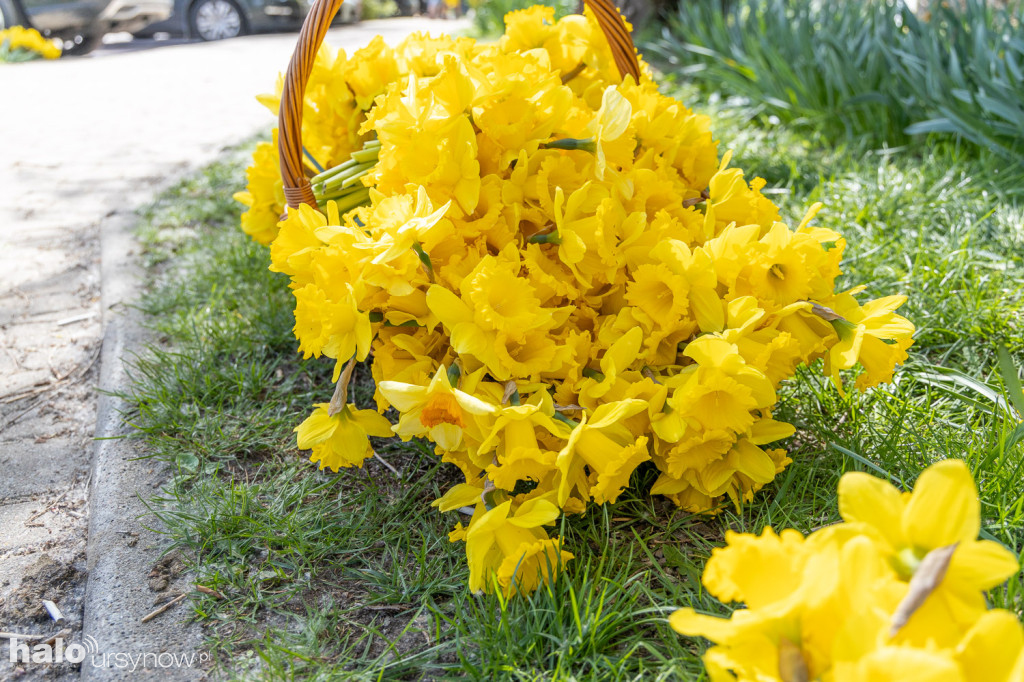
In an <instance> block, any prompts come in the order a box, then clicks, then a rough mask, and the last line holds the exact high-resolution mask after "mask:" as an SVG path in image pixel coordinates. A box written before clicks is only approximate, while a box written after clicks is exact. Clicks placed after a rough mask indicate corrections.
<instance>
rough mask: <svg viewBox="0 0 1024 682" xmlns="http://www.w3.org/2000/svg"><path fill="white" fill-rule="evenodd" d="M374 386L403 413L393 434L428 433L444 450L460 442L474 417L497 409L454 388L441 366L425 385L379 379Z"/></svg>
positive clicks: (491, 412)
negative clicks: (380, 380)
mask: <svg viewBox="0 0 1024 682" xmlns="http://www.w3.org/2000/svg"><path fill="white" fill-rule="evenodd" d="M377 389H378V390H379V391H380V392H381V394H383V395H384V397H385V398H386V399H387V401H388V402H389V403H391V405H393V406H394V408H395V409H396V410H398V411H399V412H401V413H402V416H401V418H400V419H399V420H398V424H397V425H396V426H395V433H397V434H398V435H399V436H401V437H402V438H403V439H406V440H408V439H409V438H412V437H414V436H421V435H427V436H428V437H429V438H430V439H431V440H432V441H434V442H435V443H437V444H438V445H440V446H441V447H442V448H444V449H446V450H454V449H456V448H458V447H459V446H460V445H461V444H462V436H463V430H464V429H466V428H468V426H469V425H471V423H472V417H473V416H482V415H491V414H494V413H495V412H496V411H497V408H496V407H495V406H494V405H491V404H490V403H487V402H485V401H483V400H481V399H479V398H477V397H475V396H473V395H470V394H468V393H465V392H463V391H460V390H459V389H458V388H454V387H453V386H452V385H451V382H450V380H449V378H448V372H447V370H446V369H445V367H444V366H443V365H442V366H441V367H438V368H437V371H436V372H435V373H434V376H433V378H431V380H430V383H429V384H427V385H426V386H416V385H412V384H403V383H400V382H397V381H382V382H380V383H379V384H378V385H377Z"/></svg>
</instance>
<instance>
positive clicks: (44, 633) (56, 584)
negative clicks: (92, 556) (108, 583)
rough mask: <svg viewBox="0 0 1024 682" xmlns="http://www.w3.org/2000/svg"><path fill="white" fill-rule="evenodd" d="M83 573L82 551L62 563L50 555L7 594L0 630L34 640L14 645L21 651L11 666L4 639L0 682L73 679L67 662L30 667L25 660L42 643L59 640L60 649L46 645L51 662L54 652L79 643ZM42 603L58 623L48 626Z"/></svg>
mask: <svg viewBox="0 0 1024 682" xmlns="http://www.w3.org/2000/svg"><path fill="white" fill-rule="evenodd" d="M84 568H85V553H84V552H81V553H79V554H78V555H77V556H75V557H73V558H72V559H71V560H70V561H62V560H61V559H60V558H55V557H54V556H53V555H51V554H49V553H44V554H41V555H40V556H39V557H38V558H37V559H36V560H35V562H33V563H32V564H30V565H29V566H28V567H27V568H26V569H25V570H24V572H23V574H22V578H21V582H20V584H19V585H18V587H17V588H15V589H14V590H13V591H12V592H10V593H9V594H8V596H7V599H6V600H5V601H4V603H3V606H2V607H0V629H2V630H5V631H9V632H15V633H18V634H23V635H35V636H37V639H35V640H34V641H31V642H27V641H26V642H19V643H18V644H22V645H23V646H24V647H25V648H24V649H21V650H20V651H17V652H16V654H15V655H16V656H17V658H18V660H17V661H15V662H13V663H12V662H11V660H10V659H11V646H12V642H11V641H10V640H7V639H3V640H0V679H2V680H19V681H29V680H72V679H77V678H78V670H79V665H78V664H74V663H70V662H68V661H66V660H64V661H60V662H43V663H40V662H32V659H31V658H29V656H31V654H32V653H34V651H35V647H37V646H38V645H39V644H40V643H41V642H42V641H46V640H45V639H44V638H47V639H48V638H51V637H54V636H59V637H61V639H62V640H63V642H62V644H61V645H58V644H57V643H56V642H53V644H52V645H51V646H52V647H53V649H51V655H53V656H54V657H56V653H55V652H56V650H60V649H63V648H64V647H66V646H68V645H69V644H72V643H75V642H78V641H80V636H81V629H82V606H83V603H84V601H85V577H86V576H85V571H84ZM44 599H46V600H49V601H52V602H54V603H55V604H56V605H57V608H58V609H59V610H60V612H61V614H62V615H63V616H64V621H63V622H61V623H55V622H54V621H53V619H52V618H51V617H50V614H49V613H47V611H46V608H45V607H44V606H43V600H44ZM38 636H41V637H38ZM15 646H17V645H15ZM26 651H27V652H28V655H26V653H25V652H26ZM26 658H28V660H27V661H26V660H25V659H26Z"/></svg>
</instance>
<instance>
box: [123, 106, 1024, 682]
mask: <svg viewBox="0 0 1024 682" xmlns="http://www.w3.org/2000/svg"><path fill="white" fill-rule="evenodd" d="M681 96H683V97H684V98H686V99H689V100H690V101H691V104H693V105H694V106H697V107H698V108H703V109H705V110H707V111H709V112H710V113H712V114H714V116H715V117H716V131H717V134H718V136H719V137H720V138H721V139H724V140H729V141H730V144H729V145H728V146H729V147H731V148H733V149H735V150H736V156H735V158H736V163H737V164H738V165H740V166H741V167H743V168H745V169H747V170H748V172H749V173H750V175H751V176H752V175H754V174H761V175H763V176H765V177H766V178H767V179H768V181H769V187H773V188H774V190H773V191H775V192H776V193H775V195H774V196H773V198H774V199H775V200H776V202H777V203H779V204H780V205H781V207H782V210H783V213H784V215H785V216H786V218H787V219H789V220H798V219H799V217H800V216H801V215H802V214H803V212H804V211H805V210H806V208H807V206H808V205H810V203H812V202H814V201H823V202H824V203H825V204H826V210H825V211H823V212H822V213H821V214H819V222H820V223H821V224H823V225H825V226H828V227H831V228H834V229H837V230H839V231H840V232H842V233H843V234H844V235H845V236H846V239H847V241H848V246H847V250H846V260H845V262H844V270H845V272H846V275H845V277H844V281H843V283H842V284H843V286H852V285H854V284H858V283H865V284H867V285H868V288H869V293H870V294H875V295H884V294H888V293H891V292H903V293H906V294H907V295H908V296H909V297H910V299H909V302H908V304H907V306H906V313H905V314H906V315H907V316H908V317H910V318H911V319H912V320H913V321H914V322H915V323H916V324H917V326H918V333H917V336H916V339H917V342H916V344H915V346H914V348H913V349H912V354H911V359H910V361H909V362H908V364H907V366H906V367H905V368H904V369H903V370H901V371H900V372H898V374H897V377H896V381H895V382H894V383H893V384H892V385H890V386H886V387H881V388H879V389H877V390H873V391H870V392H868V393H866V394H859V393H856V392H850V393H848V394H847V395H846V396H845V397H844V396H840V395H839V394H838V393H837V392H836V391H835V390H834V389H833V388H832V387H831V385H830V384H828V383H827V382H826V381H825V379H824V378H823V377H822V376H821V371H820V367H811V368H805V369H802V370H801V371H800V373H799V376H798V378H797V380H795V381H793V382H791V383H790V384H789V385H788V386H787V387H786V388H785V389H784V393H783V396H782V401H781V408H780V410H779V415H780V418H781V419H785V420H787V421H792V422H793V423H794V424H796V425H797V429H798V430H797V434H796V436H794V437H793V438H792V439H791V440H790V441H789V442H788V443H787V446H788V448H789V449H790V451H791V456H792V457H793V459H794V463H793V464H792V465H791V466H790V467H789V468H788V469H787V471H786V472H784V473H783V474H782V475H780V476H779V478H778V479H777V480H776V481H775V483H773V484H772V485H769V486H767V487H766V488H765V489H764V490H763V491H762V492H761V493H759V495H758V496H757V499H756V501H755V502H754V503H753V504H750V505H748V506H746V507H745V508H744V509H742V510H739V511H737V510H734V509H726V510H724V511H723V512H722V513H721V514H719V515H718V516H715V517H695V516H692V515H689V514H685V513H682V512H680V511H679V510H676V509H674V508H673V507H672V506H671V505H670V504H668V503H666V502H665V501H664V500H662V499H660V498H657V499H655V498H651V497H650V496H648V495H647V494H646V492H645V491H646V490H647V489H648V488H649V487H650V485H651V484H652V483H653V480H654V478H655V472H654V471H653V469H652V468H649V467H642V468H641V469H639V470H638V471H637V473H636V474H635V477H634V481H633V485H632V486H631V488H630V489H629V490H628V491H627V492H626V493H624V494H623V495H622V496H621V498H620V500H619V501H618V503H616V504H615V505H610V506H604V507H596V508H593V509H592V510H591V511H590V512H588V514H587V515H586V516H584V517H580V518H573V519H570V520H566V521H564V522H562V526H561V528H560V533H559V534H560V535H561V536H562V537H564V538H565V542H566V544H567V546H568V547H571V548H572V551H573V552H574V553H575V554H576V559H575V560H573V561H572V562H570V564H569V565H568V569H567V571H566V573H565V574H564V575H563V576H562V577H560V578H559V580H558V581H557V582H555V583H554V584H553V585H550V586H548V587H547V588H545V589H542V590H539V591H538V592H537V593H536V594H534V595H532V596H531V597H530V598H528V599H512V600H508V601H504V600H502V599H501V598H500V597H498V596H493V595H492V596H485V597H477V596H473V595H470V594H468V593H467V590H466V589H465V583H466V573H467V569H466V567H465V562H464V557H463V552H462V547H461V545H453V544H450V543H449V542H448V541H447V533H448V531H449V530H450V528H451V526H452V525H453V524H454V522H455V521H456V520H457V518H456V516H457V515H456V514H455V513H451V514H446V515H441V514H438V513H437V512H435V511H433V510H431V509H429V503H430V501H431V500H433V499H434V498H435V497H437V496H439V494H440V492H441V491H442V490H443V489H445V488H446V487H447V486H448V485H449V484H450V483H451V482H453V481H454V480H455V479H456V478H457V474H456V473H455V472H454V471H453V470H452V468H450V467H449V466H448V465H443V464H441V463H440V462H439V460H438V459H437V458H436V457H434V456H433V455H432V453H431V452H430V449H429V448H427V447H425V446H424V445H423V444H421V443H417V442H412V443H408V444H402V443H399V442H393V441H376V442H375V445H376V449H377V451H378V452H379V453H380V455H381V456H382V457H383V458H384V459H385V460H386V461H387V462H388V463H390V464H391V465H392V466H394V467H395V468H396V469H397V470H398V471H399V472H400V475H399V476H396V475H395V474H393V473H392V472H391V471H389V470H388V469H387V468H386V467H385V466H384V465H383V464H382V463H380V462H378V461H376V460H369V461H368V462H367V463H366V466H365V468H364V469H362V470H358V469H352V470H346V471H343V472H342V473H340V474H337V475H334V474H326V473H321V472H318V471H317V470H316V469H315V468H314V467H313V465H311V464H309V463H308V462H306V461H305V458H304V456H303V455H301V454H300V453H299V452H297V451H296V450H295V447H294V437H293V435H292V432H291V431H292V429H293V428H294V426H295V425H296V424H298V422H299V421H301V419H302V418H303V417H304V416H305V413H306V410H307V409H308V407H309V405H310V404H311V403H312V402H314V401H324V400H326V399H327V398H328V397H329V394H330V390H329V383H330V382H329V379H330V377H329V373H330V366H329V364H330V363H327V362H315V361H313V362H303V361H302V360H301V359H299V356H298V354H297V353H296V350H295V341H294V340H293V339H292V337H291V325H292V318H291V297H290V294H289V292H288V289H287V286H286V285H287V282H286V280H285V278H283V277H279V276H276V275H274V274H272V273H270V272H268V271H267V269H266V266H267V261H268V257H267V253H266V251H265V250H264V249H263V247H260V246H258V245H255V244H253V243H251V242H250V241H248V240H247V239H246V238H245V237H244V235H242V233H241V232H240V230H238V229H237V226H236V221H237V215H236V214H237V208H236V207H235V206H234V205H233V204H232V202H231V201H230V199H229V197H230V195H231V193H232V192H233V191H234V190H235V189H237V187H239V186H240V185H241V184H242V182H243V167H244V160H243V159H242V157H238V158H230V159H228V160H226V161H225V162H223V163H219V164H216V165H214V166H211V167H210V168H208V169H206V170H205V171H203V172H202V173H201V174H199V175H197V176H196V177H194V178H193V179H190V180H189V181H187V182H185V183H183V184H182V185H181V186H179V187H178V188H176V189H174V190H172V191H171V192H169V193H168V194H166V195H165V196H163V197H161V198H160V199H159V200H158V202H157V203H156V204H155V205H154V207H153V208H152V209H151V210H150V211H149V212H148V213H147V215H146V227H145V228H144V229H143V231H142V235H141V236H142V241H143V243H144V245H145V248H146V254H147V259H148V262H149V265H150V270H149V272H150V273H151V281H150V282H149V283H148V286H147V290H146V293H145V295H144V296H143V298H142V300H141V307H142V309H143V311H145V313H146V315H147V316H148V319H149V322H150V325H151V327H152V330H153V338H154V342H153V344H152V346H150V347H149V348H148V349H147V350H146V351H145V352H143V353H141V354H140V355H139V356H138V357H137V358H136V360H135V361H134V364H133V375H134V388H133V390H132V393H131V395H130V396H129V398H130V399H131V401H132V403H133V404H134V405H135V411H134V412H133V413H132V415H131V421H132V423H133V424H135V426H136V427H137V429H138V436H139V437H140V438H142V439H145V441H146V442H147V443H148V444H149V447H150V448H151V452H152V453H153V456H155V457H159V458H161V459H165V460H168V461H170V462H174V463H175V464H176V465H177V471H178V474H177V476H176V477H175V478H174V480H173V481H172V483H171V485H170V486H168V487H167V488H166V489H165V490H164V491H163V492H162V493H161V494H160V495H158V496H157V497H155V498H153V499H152V501H151V506H152V510H153V511H152V513H153V515H154V517H155V518H156V521H158V523H156V525H157V526H158V527H161V528H162V529H163V530H164V532H166V533H167V534H168V536H169V537H170V538H171V539H172V540H173V542H174V544H175V546H176V547H177V548H180V549H181V550H183V551H184V553H185V555H186V556H188V557H189V560H190V562H191V564H192V567H193V568H194V570H195V572H196V575H197V578H198V580H199V582H200V583H201V584H203V585H207V586H209V587H212V588H215V589H216V590H219V591H220V592H222V593H223V594H224V595H225V596H226V597H227V598H226V599H225V600H215V599H214V598H212V597H203V598H201V599H200V600H198V601H196V602H194V608H195V613H196V616H197V618H199V619H200V620H201V621H202V623H203V624H204V626H205V628H206V633H207V635H208V642H207V646H208V648H209V650H210V652H211V653H212V654H214V660H215V665H216V668H215V670H214V674H215V676H217V677H223V678H238V679H271V680H278V679H315V680H319V679H324V680H328V679H337V678H344V679H367V680H370V679H389V680H390V679H450V678H464V679H480V680H491V679H513V680H533V679H558V680H563V679H602V680H604V679H608V680H636V679H643V680H659V679H680V678H683V679H696V678H698V677H699V676H700V674H701V666H700V661H699V657H700V654H701V653H702V651H703V645H702V644H701V643H700V642H697V641H693V640H687V639H683V638H680V637H678V636H676V635H675V634H674V633H673V632H671V631H670V630H669V628H668V627H667V624H666V620H665V617H666V616H667V614H668V613H670V612H671V610H672V609H673V608H674V607H676V606H679V605H684V604H686V605H692V606H694V607H696V608H697V609H699V610H704V611H708V612H717V613H723V614H724V613H727V612H728V609H727V608H726V607H725V606H723V605H722V604H720V603H718V602H717V601H716V600H714V599H713V598H711V597H710V596H709V595H707V594H706V593H705V592H704V591H703V589H702V587H701V584H700V575H701V571H702V568H703V565H704V563H705V562H706V560H707V558H708V556H709V555H710V553H711V551H712V549H713V548H715V547H717V546H720V545H721V544H722V536H723V534H724V532H725V530H728V529H733V530H740V531H750V532H760V530H761V529H762V528H763V527H764V526H765V525H768V524H771V525H772V526H774V527H776V528H779V527H785V526H790V527H795V528H797V529H799V530H801V531H804V532H807V531H810V530H811V529H812V528H815V527H818V526H821V525H823V524H828V523H831V522H834V521H836V520H838V513H837V509H836V494H835V488H836V483H837V481H838V479H839V476H840V475H841V474H842V472H844V471H849V470H866V471H871V472H873V473H875V474H877V475H881V476H884V477H888V478H889V479H891V480H892V481H894V482H895V483H897V484H899V485H903V486H910V485H912V483H913V481H914V479H915V478H916V477H917V475H918V473H919V472H920V471H921V470H922V469H924V468H925V467H926V466H927V465H928V464H929V463H931V462H933V461H936V460H938V459H942V458H947V457H961V458H963V459H965V460H966V461H967V462H968V463H969V465H970V466H971V468H972V470H973V471H974V472H975V475H976V477H977V479H978V482H979V486H980V488H981V492H982V500H983V505H984V507H983V513H984V517H985V519H984V524H983V525H984V530H983V532H984V533H986V534H987V535H988V536H990V537H994V538H996V539H998V540H999V541H1000V542H1003V543H1005V544H1006V545H1008V546H1009V547H1011V548H1012V549H1014V550H1015V551H1020V550H1021V549H1022V548H1024V531H1022V527H1024V523H1022V522H1024V477H1022V476H1021V469H1022V458H1024V445H1022V443H1024V427H1022V426H1021V424H1020V422H1019V420H1018V419H1017V418H1016V416H1015V415H1014V414H1013V412H1012V409H1011V408H1010V404H1011V403H1012V400H1013V399H1014V398H1015V397H1016V398H1017V399H1019V400H1020V401H1024V396H1017V395H1014V394H1012V393H1010V392H1008V391H1007V390H1006V387H1007V386H1009V387H1010V388H1011V389H1014V390H1016V391H1018V392H1019V385H1017V386H1014V381H1015V380H1016V377H1017V376H1018V375H1019V372H1020V366H1021V364H1022V362H1021V358H1022V357H1024V320H1022V319H1021V313H1020V311H1021V309H1022V297H1024V263H1022V254H1024V228H1022V225H1024V211H1022V209H1021V207H1020V206H1018V205H1015V204H1014V203H1013V202H1012V201H1010V200H1009V199H1006V198H1003V197H1001V196H999V195H998V194H997V193H995V192H993V191H992V189H991V185H990V182H989V179H990V172H989V169H986V168H985V167H984V165H983V163H982V162H980V161H977V160H969V159H968V160H964V159H962V158H959V157H957V156H956V155H955V153H954V152H951V151H950V150H949V149H944V148H939V147H936V148H932V149H930V150H928V151H926V152H924V153H923V154H922V153H917V154H915V155H910V154H902V153H899V152H893V151H889V152H886V153H868V154H856V155H855V154H850V153H846V152H844V151H843V150H842V149H835V148H830V149H821V148H816V147H815V146H814V145H812V144H810V143H809V142H808V140H807V138H805V137H803V136H802V133H799V132H794V130H793V129H790V128H787V127H783V126H775V127H769V128H758V127H751V126H750V125H749V122H748V121H747V120H745V119H744V117H743V114H742V112H740V111H738V110H736V109H731V108H730V107H728V106H726V105H725V103H722V102H718V103H715V102H707V101H704V102H698V101H697V100H696V98H697V94H696V92H695V91H692V90H684V91H682V93H681ZM725 147H726V145H724V144H723V150H724V148H725ZM1001 348H1002V349H1005V351H1003V352H1002V357H1003V360H1002V362H1000V350H999V349H1001ZM368 375H369V372H368V371H367V369H366V368H363V367H360V368H359V369H358V371H357V381H356V383H355V386H356V388H355V399H356V402H357V403H358V404H359V405H360V406H361V407H366V406H369V404H370V401H371V394H372V388H371V385H370V380H369V376H368ZM1022 592H1024V581H1022V577H1021V576H1020V575H1018V576H1016V577H1015V578H1013V579H1011V581H1010V582H1009V583H1008V585H1007V586H1006V587H1005V588H1001V589H999V590H996V591H995V592H994V593H993V594H992V602H993V603H994V604H996V605H1000V606H1005V607H1007V608H1010V609H1013V610H1015V611H1016V612H1018V613H1020V612H1021V609H1022V607H1024V601H1022V600H1024V597H1022Z"/></svg>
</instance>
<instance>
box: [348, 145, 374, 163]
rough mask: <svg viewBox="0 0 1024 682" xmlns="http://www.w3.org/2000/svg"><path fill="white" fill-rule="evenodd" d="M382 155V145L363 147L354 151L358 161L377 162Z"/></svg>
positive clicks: (353, 154)
mask: <svg viewBox="0 0 1024 682" xmlns="http://www.w3.org/2000/svg"><path fill="white" fill-rule="evenodd" d="M379 157H380V147H379V144H378V146H377V147H371V148H369V149H365V148H364V149H361V150H360V151H358V152H352V158H353V159H354V160H355V161H357V162H358V163H366V162H367V161H372V162H374V163H376V162H377V159H378V158H379Z"/></svg>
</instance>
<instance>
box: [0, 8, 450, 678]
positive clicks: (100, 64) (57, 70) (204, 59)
mask: <svg viewBox="0 0 1024 682" xmlns="http://www.w3.org/2000/svg"><path fill="white" fill-rule="evenodd" d="M452 29H453V26H452V24H450V23H446V22H431V21H426V20H422V19H392V20H387V21H376V22H363V23H361V24H358V25H355V26H346V27H341V28H336V29H333V30H332V31H331V32H330V33H329V35H328V42H329V43H331V44H332V45H336V46H342V47H345V48H347V49H354V48H357V47H359V46H361V45H363V44H365V43H367V42H368V41H369V40H370V39H371V38H372V37H373V36H374V35H376V34H378V33H380V34H382V35H384V37H385V38H386V39H387V40H388V41H389V42H394V41H397V40H398V39H400V38H401V37H402V36H404V35H406V34H407V33H409V32H411V31H415V30H431V31H433V32H438V31H451V30H452ZM294 43H295V34H281V35H269V36H251V37H246V38H241V39H235V40H231V41H224V42H220V43H184V42H182V41H173V42H164V43H159V42H154V41H144V42H141V41H140V42H136V43H129V44H111V45H107V46H106V47H105V48H103V49H101V50H98V51H97V52H95V53H94V54H93V55H90V56H88V57H85V58H79V59H62V60H59V61H56V62H31V63H26V64H18V65H8V66H3V67H0V92H2V93H3V97H2V105H0V130H2V131H3V134H2V144H0V633H2V632H12V631H13V632H21V633H28V632H33V633H46V634H51V635H52V634H54V633H56V632H57V631H58V630H60V629H63V628H67V629H70V630H71V631H72V634H71V635H70V638H69V639H70V640H75V639H76V635H75V633H76V630H77V628H79V627H80V624H81V621H82V601H83V596H84V593H85V581H86V580H87V578H88V576H87V571H86V566H87V562H86V556H85V548H86V544H87V542H86V541H87V529H88V511H89V505H88V499H87V490H88V489H89V481H88V477H89V475H90V473H89V472H90V457H91V455H92V452H93V446H92V445H93V444H92V436H93V433H94V431H95V425H96V385H97V382H98V377H99V367H98V359H99V357H100V355H99V350H100V346H101V339H102V336H103V328H102V325H103V319H104V315H105V311H102V310H101V309H100V293H101V291H102V282H101V281H100V271H101V268H100V254H101V248H100V246H101V245H100V232H101V229H100V228H101V225H102V224H103V221H106V220H115V219H120V220H123V219H125V217H126V216H130V215H131V214H133V212H134V211H135V210H136V209H137V208H138V207H139V206H142V205H144V204H145V203H146V202H147V201H148V200H149V199H151V198H152V197H153V195H154V194H155V193H156V192H158V191H159V190H161V189H163V188H165V187H167V186H168V185H169V184H171V183H173V182H174V181H175V180H177V179H179V178H180V177H181V176H182V175H184V174H186V173H187V172H189V171H192V170H194V169H197V168H199V167H201V166H202V165H204V164H206V163H208V162H210V161H212V160H214V159H215V158H217V157H218V155H220V154H221V152H222V151H223V150H224V149H225V148H227V147H230V146H233V145H235V144H237V143H239V142H241V141H243V140H245V139H247V138H249V137H251V136H252V135H253V134H255V133H257V132H259V131H260V130H261V129H265V128H267V127H268V126H269V125H270V124H271V123H272V117H271V115H270V114H269V112H267V110H266V109H264V108H263V107H262V106H261V105H259V104H258V103H257V102H256V101H255V99H254V95H255V94H257V93H260V92H265V91H268V90H269V89H271V88H272V86H273V82H274V78H275V75H276V74H277V72H278V71H282V70H284V68H285V67H286V65H287V60H288V57H289V56H290V54H291V51H292V49H293V47H294ZM142 465H143V464H140V466H142ZM43 599H48V600H50V601H53V602H56V603H57V605H58V607H59V608H60V609H61V610H62V611H63V613H64V615H65V617H66V619H67V622H66V623H65V624H62V625H61V626H57V625H56V624H55V623H53V622H52V621H51V620H50V617H49V616H48V615H47V613H46V611H45V610H44V609H43V608H42V603H41V602H42V600H43ZM8 647H9V643H8V640H6V639H3V638H2V637H0V679H7V677H8V676H27V677H32V678H35V677H61V678H68V679H70V678H74V677H77V671H76V669H75V668H74V666H69V665H64V666H57V665H53V666H50V665H44V666H39V665H33V664H29V665H28V666H24V665H22V666H17V667H12V666H11V664H10V663H9V662H8V658H9V657H8V652H9V649H8Z"/></svg>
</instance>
